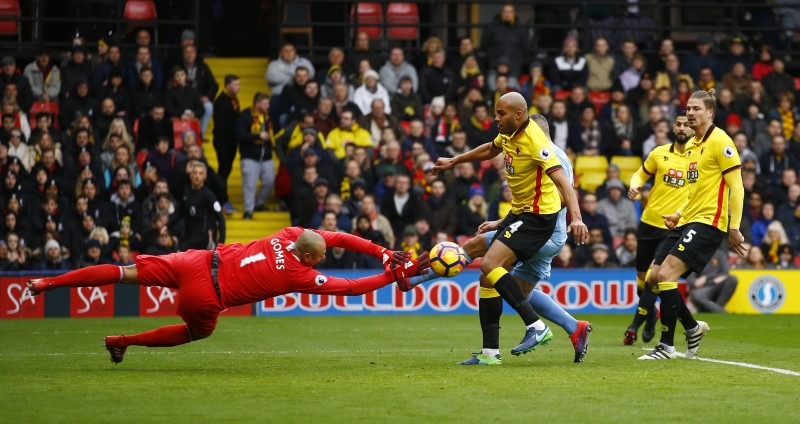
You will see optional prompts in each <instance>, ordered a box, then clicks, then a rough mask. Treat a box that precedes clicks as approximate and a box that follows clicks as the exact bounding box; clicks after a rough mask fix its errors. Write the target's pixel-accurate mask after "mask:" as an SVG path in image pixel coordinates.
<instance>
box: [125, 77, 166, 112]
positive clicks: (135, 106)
mask: <svg viewBox="0 0 800 424" xmlns="http://www.w3.org/2000/svg"><path fill="white" fill-rule="evenodd" d="M130 97H131V115H132V119H138V118H141V117H143V116H146V115H147V114H148V113H150V110H151V109H152V108H153V107H154V106H155V105H157V104H160V103H162V102H163V92H162V88H161V87H157V86H156V85H155V82H154V75H153V70H152V69H150V67H148V66H144V67H142V69H141V70H140V71H139V85H138V86H137V87H135V88H134V89H133V90H132V93H131V96H130Z"/></svg>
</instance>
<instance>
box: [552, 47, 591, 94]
mask: <svg viewBox="0 0 800 424" xmlns="http://www.w3.org/2000/svg"><path fill="white" fill-rule="evenodd" d="M578 51H579V49H578V39H577V38H575V37H572V36H569V37H567V38H566V39H564V46H563V50H562V53H561V55H559V56H557V57H556V58H555V59H554V60H553V63H552V64H551V65H550V73H549V77H548V80H550V83H551V84H552V85H553V91H556V92H558V91H561V90H572V88H573V87H575V86H578V85H581V86H582V85H586V80H587V78H588V77H589V70H588V67H587V66H586V59H585V58H584V57H583V56H581V55H580V54H579V53H578Z"/></svg>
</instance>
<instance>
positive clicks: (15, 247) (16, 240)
mask: <svg viewBox="0 0 800 424" xmlns="http://www.w3.org/2000/svg"><path fill="white" fill-rule="evenodd" d="M6 241H7V243H8V244H7V246H8V255H7V256H6V258H7V261H8V262H7V263H6V264H5V269H4V271H23V270H25V269H28V266H29V264H28V256H29V254H28V249H27V248H26V247H25V246H24V243H23V242H22V240H21V239H20V237H19V235H17V234H16V233H8V234H6Z"/></svg>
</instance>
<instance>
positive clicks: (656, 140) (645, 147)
mask: <svg viewBox="0 0 800 424" xmlns="http://www.w3.org/2000/svg"><path fill="white" fill-rule="evenodd" d="M669 134H670V125H669V121H667V120H666V119H663V120H661V121H659V123H658V124H656V131H655V133H653V134H652V135H651V136H650V137H648V138H647V140H645V141H644V143H643V144H642V160H645V159H646V158H647V155H649V154H650V152H652V151H653V149H655V148H656V147H658V146H663V145H665V144H669V143H670V138H669Z"/></svg>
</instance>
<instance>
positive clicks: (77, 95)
mask: <svg viewBox="0 0 800 424" xmlns="http://www.w3.org/2000/svg"><path fill="white" fill-rule="evenodd" d="M96 106H97V100H96V99H95V98H94V97H92V96H91V95H90V94H89V83H88V81H87V80H85V79H81V80H78V81H76V82H75V85H74V86H73V88H72V91H71V92H70V95H69V97H67V98H66V99H65V100H64V102H63V103H62V107H61V114H60V115H59V120H60V124H61V128H69V127H71V126H72V125H73V124H74V123H75V120H76V119H77V118H78V117H79V116H82V115H87V116H92V115H94V108H95V107H96Z"/></svg>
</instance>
